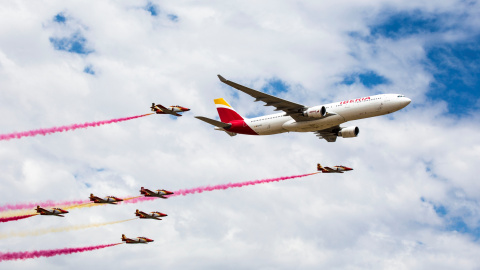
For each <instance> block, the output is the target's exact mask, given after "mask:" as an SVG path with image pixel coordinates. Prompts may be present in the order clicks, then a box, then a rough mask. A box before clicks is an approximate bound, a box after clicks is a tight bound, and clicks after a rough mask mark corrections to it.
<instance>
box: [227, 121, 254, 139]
mask: <svg viewBox="0 0 480 270" xmlns="http://www.w3.org/2000/svg"><path fill="white" fill-rule="evenodd" d="M229 123H230V124H232V126H231V127H230V128H229V129H227V131H230V132H235V133H238V134H245V135H258V133H256V132H255V131H253V129H252V128H250V127H249V126H248V125H247V123H245V121H243V120H234V121H230V122H229Z"/></svg>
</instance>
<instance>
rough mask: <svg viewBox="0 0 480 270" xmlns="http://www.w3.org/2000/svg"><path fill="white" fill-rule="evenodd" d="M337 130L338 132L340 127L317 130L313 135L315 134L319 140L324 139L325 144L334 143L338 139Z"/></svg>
mask: <svg viewBox="0 0 480 270" xmlns="http://www.w3.org/2000/svg"><path fill="white" fill-rule="evenodd" d="M338 130H340V126H334V127H331V128H326V129H322V130H317V131H315V132H314V133H315V134H317V137H318V138H319V139H325V140H326V141H327V142H335V141H336V140H337V137H338Z"/></svg>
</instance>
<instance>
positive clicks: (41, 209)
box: [37, 208, 50, 214]
mask: <svg viewBox="0 0 480 270" xmlns="http://www.w3.org/2000/svg"><path fill="white" fill-rule="evenodd" d="M37 211H40V214H49V213H50V212H48V211H47V210H45V209H43V208H39V209H38V210H37Z"/></svg>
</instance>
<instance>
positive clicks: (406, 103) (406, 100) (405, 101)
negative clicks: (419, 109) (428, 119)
mask: <svg viewBox="0 0 480 270" xmlns="http://www.w3.org/2000/svg"><path fill="white" fill-rule="evenodd" d="M403 102H404V103H405V106H407V105H408V104H410V102H412V100H411V99H409V98H407V97H405V100H404V101H403Z"/></svg>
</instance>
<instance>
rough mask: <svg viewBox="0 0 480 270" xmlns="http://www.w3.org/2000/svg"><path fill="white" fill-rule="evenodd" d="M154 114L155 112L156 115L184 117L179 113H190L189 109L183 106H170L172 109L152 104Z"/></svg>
mask: <svg viewBox="0 0 480 270" xmlns="http://www.w3.org/2000/svg"><path fill="white" fill-rule="evenodd" d="M150 109H152V112H155V113H156V114H171V115H175V116H182V115H181V114H178V113H179V112H188V111H190V109H189V108H185V107H182V106H178V105H175V106H170V107H164V106H163V105H160V104H157V105H155V103H152V107H150Z"/></svg>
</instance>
